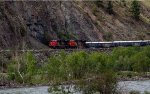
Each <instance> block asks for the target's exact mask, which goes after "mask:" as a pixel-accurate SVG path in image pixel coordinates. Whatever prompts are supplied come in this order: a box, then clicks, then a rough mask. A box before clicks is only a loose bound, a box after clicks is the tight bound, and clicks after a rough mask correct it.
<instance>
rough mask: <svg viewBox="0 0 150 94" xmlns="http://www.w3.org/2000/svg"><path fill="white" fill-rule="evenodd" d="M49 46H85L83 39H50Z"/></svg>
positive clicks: (55, 47) (56, 47)
mask: <svg viewBox="0 0 150 94" xmlns="http://www.w3.org/2000/svg"><path fill="white" fill-rule="evenodd" d="M49 47H51V48H54V49H65V48H85V41H83V40H51V41H50V42H49Z"/></svg>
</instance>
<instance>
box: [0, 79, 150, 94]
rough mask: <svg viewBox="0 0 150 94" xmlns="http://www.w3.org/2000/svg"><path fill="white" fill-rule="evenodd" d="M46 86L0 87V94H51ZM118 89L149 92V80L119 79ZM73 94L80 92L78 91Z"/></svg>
mask: <svg viewBox="0 0 150 94" xmlns="http://www.w3.org/2000/svg"><path fill="white" fill-rule="evenodd" d="M48 88H49V87H48V86H41V87H29V88H5V89H0V94H51V93H48ZM118 89H119V90H121V91H122V92H127V91H131V90H135V91H139V92H141V93H144V91H149V92H150V80H146V81H121V82H118ZM73 94H81V93H79V92H76V93H73Z"/></svg>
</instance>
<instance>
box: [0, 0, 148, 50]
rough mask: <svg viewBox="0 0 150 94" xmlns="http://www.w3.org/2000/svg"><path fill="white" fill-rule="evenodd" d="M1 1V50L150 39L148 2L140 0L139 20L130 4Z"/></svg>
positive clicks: (127, 2)
mask: <svg viewBox="0 0 150 94" xmlns="http://www.w3.org/2000/svg"><path fill="white" fill-rule="evenodd" d="M112 4H113V14H109V13H108V12H107V7H108V2H106V1H105V2H103V4H102V6H98V5H97V2H96V1H89V2H85V1H56V2H55V1H37V2H35V1H7V2H2V1H1V2H0V24H1V25H0V48H1V49H8V48H11V49H14V48H15V49H22V48H47V46H46V45H45V44H47V41H49V40H51V39H84V40H87V41H112V40H139V39H150V2H149V1H148V0H145V1H140V6H141V8H140V11H141V14H140V20H139V21H137V20H135V19H134V18H133V17H132V13H131V1H124V0H122V1H113V2H112Z"/></svg>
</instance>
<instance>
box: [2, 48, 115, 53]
mask: <svg viewBox="0 0 150 94" xmlns="http://www.w3.org/2000/svg"><path fill="white" fill-rule="evenodd" d="M112 49H113V48H86V49H29V50H10V49H6V50H0V52H45V51H47V52H51V51H52V52H53V51H63V50H64V51H87V50H89V51H105V50H112Z"/></svg>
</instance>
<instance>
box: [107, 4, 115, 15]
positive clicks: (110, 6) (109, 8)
mask: <svg viewBox="0 0 150 94" xmlns="http://www.w3.org/2000/svg"><path fill="white" fill-rule="evenodd" d="M107 12H108V13H109V14H113V13H114V11H113V4H112V1H109V2H108V7H107Z"/></svg>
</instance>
